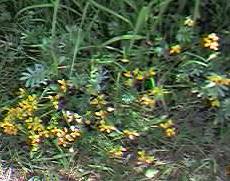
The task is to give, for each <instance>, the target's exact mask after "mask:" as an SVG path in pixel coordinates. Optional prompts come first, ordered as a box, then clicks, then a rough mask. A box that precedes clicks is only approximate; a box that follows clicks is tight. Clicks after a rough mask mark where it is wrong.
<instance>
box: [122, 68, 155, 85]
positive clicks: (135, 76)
mask: <svg viewBox="0 0 230 181" xmlns="http://www.w3.org/2000/svg"><path fill="white" fill-rule="evenodd" d="M154 75H156V72H155V70H154V68H150V69H149V70H146V71H141V70H140V69H139V68H136V69H135V70H133V71H126V72H124V73H123V76H124V77H126V78H128V80H127V81H126V82H125V84H126V85H127V86H133V84H134V82H135V80H137V81H142V80H144V79H147V78H150V77H153V76H154Z"/></svg>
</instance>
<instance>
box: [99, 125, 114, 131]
mask: <svg viewBox="0 0 230 181" xmlns="http://www.w3.org/2000/svg"><path fill="white" fill-rule="evenodd" d="M98 128H99V131H101V132H105V133H111V132H112V131H115V130H116V128H115V127H114V126H111V125H107V124H105V123H101V124H100V125H99V126H98Z"/></svg>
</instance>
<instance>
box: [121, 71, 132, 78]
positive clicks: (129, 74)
mask: <svg viewBox="0 0 230 181" xmlns="http://www.w3.org/2000/svg"><path fill="white" fill-rule="evenodd" d="M123 75H124V77H127V78H132V77H133V75H132V72H131V71H127V72H124V73H123Z"/></svg>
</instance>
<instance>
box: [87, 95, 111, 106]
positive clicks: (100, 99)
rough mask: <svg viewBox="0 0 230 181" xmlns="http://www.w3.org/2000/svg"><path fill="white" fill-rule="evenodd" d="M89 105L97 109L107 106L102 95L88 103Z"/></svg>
mask: <svg viewBox="0 0 230 181" xmlns="http://www.w3.org/2000/svg"><path fill="white" fill-rule="evenodd" d="M90 104H91V105H94V106H97V107H99V108H101V107H103V106H104V105H106V104H107V101H106V100H105V95H104V94H101V95H98V96H97V97H96V98H94V99H92V100H91V101H90Z"/></svg>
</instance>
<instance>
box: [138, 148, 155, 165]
mask: <svg viewBox="0 0 230 181" xmlns="http://www.w3.org/2000/svg"><path fill="white" fill-rule="evenodd" d="M137 160H138V162H137V163H138V164H140V165H142V164H145V165H149V164H152V163H154V161H155V157H154V156H151V155H148V154H147V153H146V152H145V151H143V150H142V151H138V152H137Z"/></svg>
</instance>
